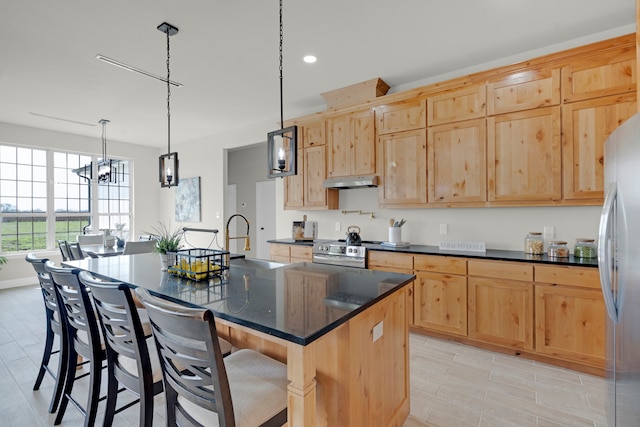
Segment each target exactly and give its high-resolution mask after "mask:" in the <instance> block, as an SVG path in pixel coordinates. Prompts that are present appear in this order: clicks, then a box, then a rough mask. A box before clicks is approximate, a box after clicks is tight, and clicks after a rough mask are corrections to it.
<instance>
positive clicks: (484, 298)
mask: <svg viewBox="0 0 640 427" xmlns="http://www.w3.org/2000/svg"><path fill="white" fill-rule="evenodd" d="M468 282H469V283H468V285H469V288H468V292H469V331H468V332H469V336H470V337H472V338H477V339H480V340H484V341H486V342H490V343H494V344H499V345H503V346H507V347H511V348H519V349H523V350H533V284H532V283H528V282H516V281H508V280H499V279H487V278H481V277H469V279H468Z"/></svg>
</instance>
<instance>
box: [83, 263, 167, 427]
mask: <svg viewBox="0 0 640 427" xmlns="http://www.w3.org/2000/svg"><path fill="white" fill-rule="evenodd" d="M78 278H79V279H80V282H81V283H83V284H84V285H85V286H86V287H87V288H89V289H90V290H91V297H92V298H93V301H94V303H95V307H96V311H97V312H98V319H99V321H100V328H101V330H102V336H103V337H104V341H105V345H106V352H107V374H108V376H107V384H108V385H107V405H106V409H105V416H104V423H103V426H104V427H110V426H111V425H112V424H113V418H114V416H115V414H117V413H118V412H120V411H122V410H124V409H127V408H129V407H130V406H132V405H134V404H135V403H136V402H138V401H139V402H140V418H139V423H138V425H139V426H145V427H151V425H152V424H153V396H155V395H157V394H159V393H161V392H162V390H163V387H162V370H161V368H160V363H159V362H158V353H157V352H156V349H155V344H154V342H153V338H152V337H151V331H150V330H149V331H148V339H147V337H146V336H145V331H144V328H143V325H142V323H141V321H140V314H139V311H138V309H137V308H136V305H135V301H134V299H133V296H132V293H131V289H130V288H129V286H127V285H126V284H123V283H120V282H108V281H102V280H98V279H95V278H93V276H92V275H91V274H90V273H88V272H86V271H83V272H80V274H79V275H78ZM141 311H144V310H141ZM119 385H123V386H124V387H125V388H126V389H128V390H129V391H131V392H132V393H134V394H135V395H136V396H138V399H137V400H136V401H134V402H131V403H129V404H126V405H124V406H122V407H121V408H119V409H116V402H117V399H118V388H119Z"/></svg>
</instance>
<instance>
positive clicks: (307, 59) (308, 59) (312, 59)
mask: <svg viewBox="0 0 640 427" xmlns="http://www.w3.org/2000/svg"><path fill="white" fill-rule="evenodd" d="M302 60H303V61H304V62H306V63H307V64H313V63H314V62H316V61H317V60H318V58H316V57H315V56H313V55H307V56H305V57H304V58H302Z"/></svg>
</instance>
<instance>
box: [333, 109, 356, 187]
mask: <svg viewBox="0 0 640 427" xmlns="http://www.w3.org/2000/svg"><path fill="white" fill-rule="evenodd" d="M327 129H328V132H329V138H328V142H329V150H330V151H329V160H328V165H329V169H328V171H329V173H328V174H329V176H331V177H335V176H349V175H350V174H351V171H350V169H351V144H352V131H351V116H350V115H348V114H345V115H342V116H336V117H332V118H330V119H328V120H327Z"/></svg>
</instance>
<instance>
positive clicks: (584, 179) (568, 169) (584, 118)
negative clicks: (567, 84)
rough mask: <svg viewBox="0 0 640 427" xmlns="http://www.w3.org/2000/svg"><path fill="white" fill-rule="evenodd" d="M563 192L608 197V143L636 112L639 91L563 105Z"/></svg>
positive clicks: (573, 196) (567, 196) (582, 196)
mask: <svg viewBox="0 0 640 427" xmlns="http://www.w3.org/2000/svg"><path fill="white" fill-rule="evenodd" d="M562 108H563V109H562V122H563V123H562V129H563V135H562V138H563V141H562V158H563V162H564V165H563V173H564V176H563V183H564V184H563V186H564V188H563V191H564V198H565V199H568V200H579V199H595V200H596V201H597V202H601V201H602V200H603V199H604V142H605V141H606V139H607V138H608V137H609V135H610V134H611V132H613V131H614V130H615V129H616V128H617V127H618V126H620V125H621V124H622V123H623V122H624V121H625V120H627V119H628V118H629V117H631V116H632V115H633V114H635V112H636V110H637V108H636V94H635V92H632V93H628V94H625V95H615V96H606V97H603V98H596V99H590V100H586V101H580V102H573V103H570V104H565V105H564V106H563V107H562Z"/></svg>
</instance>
